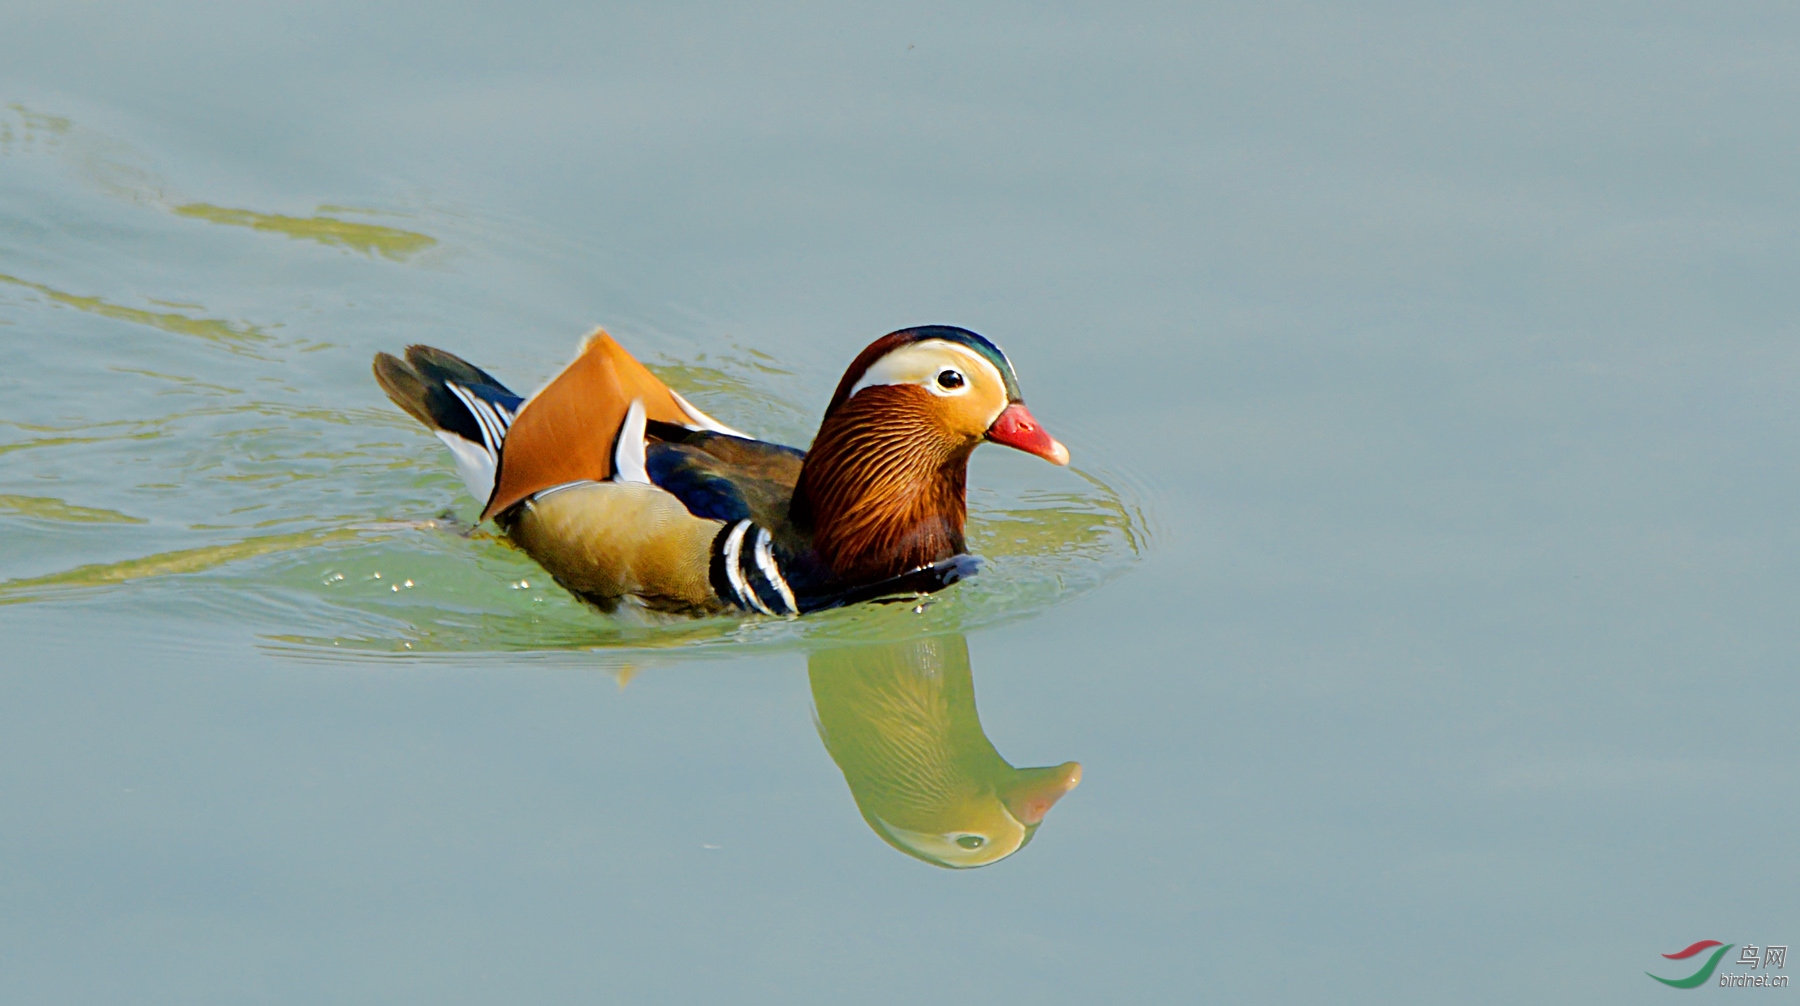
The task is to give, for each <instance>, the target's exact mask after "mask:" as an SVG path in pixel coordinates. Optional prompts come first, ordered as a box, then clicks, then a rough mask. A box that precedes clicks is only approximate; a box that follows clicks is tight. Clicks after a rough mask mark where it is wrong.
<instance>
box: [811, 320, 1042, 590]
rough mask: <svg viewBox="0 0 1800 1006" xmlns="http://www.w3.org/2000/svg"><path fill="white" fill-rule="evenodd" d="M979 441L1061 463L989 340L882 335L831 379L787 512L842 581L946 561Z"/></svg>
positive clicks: (954, 550) (927, 331)
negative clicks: (971, 458)
mask: <svg viewBox="0 0 1800 1006" xmlns="http://www.w3.org/2000/svg"><path fill="white" fill-rule="evenodd" d="M984 440H991V441H993V442H994V443H997V444H1005V445H1006V446H1008V447H1013V448H1017V449H1018V450H1021V451H1025V452H1026V453H1028V454H1035V455H1037V456H1038V457H1041V458H1044V459H1045V460H1047V461H1050V462H1052V463H1054V464H1058V465H1066V464H1068V463H1069V450H1068V448H1066V447H1064V446H1063V445H1062V444H1060V443H1058V442H1057V441H1056V438H1055V437H1052V436H1051V435H1050V434H1049V433H1048V432H1046V431H1045V430H1044V428H1043V427H1042V426H1039V425H1038V422H1037V420H1036V419H1034V418H1032V415H1031V412H1030V411H1029V410H1028V409H1026V408H1025V401H1024V397H1023V396H1022V395H1021V394H1020V392H1019V379H1018V377H1017V376H1016V375H1015V374H1014V373H1013V367H1012V362H1011V361H1009V360H1008V359H1007V358H1006V354H1005V353H1003V352H1001V351H1000V347H998V346H996V345H994V344H993V343H991V342H989V341H988V340H986V339H984V338H982V337H981V336H979V335H976V334H975V333H974V332H971V331H969V330H968V329H966V328H953V327H951V326H949V325H925V326H921V327H919V328H906V329H901V330H900V331H898V332H892V333H889V334H888V335H884V336H882V337H881V338H879V339H876V340H875V341H874V342H873V343H870V344H869V347H868V348H867V349H864V350H863V351H862V352H861V353H860V354H858V355H857V357H856V359H855V360H854V361H852V362H851V364H850V368H849V369H848V370H846V371H845V372H844V378H843V380H841V381H839V382H838V387H837V393H836V394H834V395H832V396H831V404H829V405H827V406H826V407H825V418H824V420H823V421H822V422H821V423H820V424H819V434H818V436H817V437H816V438H814V440H813V444H812V449H811V451H810V452H809V453H808V455H807V458H806V463H805V465H804V467H803V468H802V470H801V473H800V484H799V486H798V487H797V488H796V489H795V492H794V497H793V503H792V505H791V506H790V508H789V515H790V516H791V517H792V518H793V520H794V523H795V525H796V526H798V527H800V528H802V529H805V530H809V531H811V532H812V534H813V545H814V547H815V548H816V549H817V551H818V554H819V555H820V556H821V557H822V558H823V560H824V561H825V564H826V565H827V566H828V567H829V569H830V570H831V572H832V573H833V574H834V575H836V576H839V577H842V578H845V579H850V580H875V579H881V578H884V577H892V576H898V575H900V574H901V573H904V572H906V571H907V570H910V569H916V568H918V567H920V566H925V565H929V564H931V563H934V562H938V561H941V560H943V559H947V558H949V557H951V556H953V555H956V554H958V553H960V552H962V551H963V519H964V515H965V511H966V500H965V485H966V481H967V473H968V463H969V455H970V453H971V452H973V451H974V450H975V448H976V447H977V446H978V445H980V444H981V442H982V441H984Z"/></svg>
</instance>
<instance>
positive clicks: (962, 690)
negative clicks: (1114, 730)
mask: <svg viewBox="0 0 1800 1006" xmlns="http://www.w3.org/2000/svg"><path fill="white" fill-rule="evenodd" d="M807 674H808V676H809V677H810V678H811V680H812V693H813V711H814V716H815V721H816V723H817V725H818V728H819V737H820V738H821V739H822V740H823V741H824V742H825V749H826V750H827V751H828V752H830V754H831V760H832V761H835V762H837V765H838V768H839V769H840V770H842V771H843V773H844V781H845V782H846V783H848V784H849V786H850V795H851V797H852V798H854V799H855V800H856V807H857V809H858V810H860V811H862V816H863V820H864V821H866V822H867V823H868V825H869V827H870V828H871V829H873V830H874V832H875V834H877V835H879V836H881V839H882V841H884V842H886V843H888V844H889V845H891V846H893V847H894V848H896V849H899V850H900V851H901V852H904V853H906V854H907V855H909V856H913V857H915V858H917V859H922V860H924V861H926V862H928V863H932V864H935V865H937V866H947V867H950V868H952V869H967V868H969V867H975V866H987V865H988V864H990V863H997V862H999V861H1000V860H1002V859H1005V858H1006V857H1008V856H1010V855H1012V854H1013V853H1015V852H1018V851H1019V850H1020V849H1022V848H1024V847H1025V844H1026V843H1028V842H1030V841H1031V839H1032V836H1034V835H1036V834H1037V830H1038V826H1039V825H1040V824H1042V823H1043V820H1044V815H1045V814H1046V813H1048V812H1049V810H1050V807H1051V806H1052V805H1053V804H1055V803H1056V801H1057V800H1059V799H1061V798H1062V796H1063V794H1065V793H1067V792H1068V791H1069V790H1071V789H1074V788H1075V785H1076V784H1077V783H1079V782H1080V781H1081V765H1080V764H1078V763H1076V762H1072V761H1071V762H1064V763H1063V764H1061V765H1056V766H1050V767H1045V768H1025V769H1017V768H1013V767H1012V766H1011V765H1010V764H1008V763H1007V761H1006V759H1005V758H1002V757H1001V756H1000V752H998V751H996V750H994V745H993V744H992V743H991V742H990V741H989V740H988V739H987V734H986V733H984V732H983V731H982V729H981V719H980V718H979V717H978V716H977V715H976V713H975V681H974V677H973V675H972V674H971V672H970V670H969V645H968V643H967V642H965V641H964V640H963V637H961V636H939V637H936V638H926V639H917V640H912V641H909V642H905V643H889V644H881V645H872V646H854V647H844V648H841V649H832V650H824V651H819V652H815V653H813V655H812V656H811V658H810V659H809V660H808V662H807Z"/></svg>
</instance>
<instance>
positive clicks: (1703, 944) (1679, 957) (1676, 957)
mask: <svg viewBox="0 0 1800 1006" xmlns="http://www.w3.org/2000/svg"><path fill="white" fill-rule="evenodd" d="M1724 945H1725V944H1723V943H1720V942H1719V941H1718V940H1701V941H1700V942H1699V943H1696V944H1694V945H1693V946H1691V947H1689V948H1687V949H1686V950H1683V951H1681V952H1680V953H1675V954H1664V955H1663V956H1664V957H1667V958H1668V959H1669V960H1672V961H1685V960H1687V959H1688V958H1689V957H1692V956H1694V955H1695V954H1697V953H1699V952H1700V951H1702V950H1705V949H1706V948H1708V947H1722V946H1724Z"/></svg>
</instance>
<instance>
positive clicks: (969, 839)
mask: <svg viewBox="0 0 1800 1006" xmlns="http://www.w3.org/2000/svg"><path fill="white" fill-rule="evenodd" d="M939 380H943V378H939ZM956 844H957V845H960V846H962V847H963V848H965V849H968V850H970V851H974V850H976V849H979V848H981V847H982V846H984V845H986V844H987V839H985V838H983V837H981V836H980V835H958V836H957V837H956Z"/></svg>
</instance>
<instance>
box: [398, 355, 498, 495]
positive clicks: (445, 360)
mask: <svg viewBox="0 0 1800 1006" xmlns="http://www.w3.org/2000/svg"><path fill="white" fill-rule="evenodd" d="M375 381H376V383H377V384H380V385H381V390H383V391H385V392H387V396H388V397H389V398H390V399H392V400H393V402H394V404H395V405H398V406H400V408H401V409H403V410H405V411H406V413H407V415H410V416H412V417H413V418H414V419H417V420H418V421H419V422H421V423H424V424H425V427H426V428H427V429H429V430H431V432H433V433H435V434H437V436H438V439H440V440H442V441H443V442H444V444H445V445H446V446H448V447H449V448H450V453H451V454H452V455H453V456H454V457H455V458H456V471H457V474H459V475H461V476H462V479H463V482H464V483H466V484H467V485H468V487H469V492H470V493H471V494H473V495H474V497H475V499H476V500H478V501H480V502H483V503H485V502H487V500H488V497H490V496H492V495H493V491H494V472H495V470H496V469H497V468H498V467H499V464H500V445H501V443H502V442H504V441H505V439H506V431H507V430H508V429H510V428H511V427H512V421H513V417H514V416H516V415H518V412H519V406H520V404H521V402H523V399H521V398H520V397H519V396H518V395H515V394H513V393H512V392H511V391H509V390H508V389H507V387H506V385H504V384H501V383H500V382H499V381H497V380H495V379H494V377H493V376H492V375H491V374H489V373H487V372H486V371H484V370H482V369H481V368H480V367H477V366H475V365H473V364H471V363H469V362H467V361H466V360H463V359H460V358H458V357H456V356H453V355H451V354H449V353H446V352H444V351H443V350H441V349H434V348H432V347H430V346H408V347H406V359H404V360H402V359H400V358H399V357H396V356H391V355H389V354H387V353H377V354H375Z"/></svg>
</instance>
